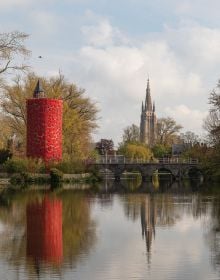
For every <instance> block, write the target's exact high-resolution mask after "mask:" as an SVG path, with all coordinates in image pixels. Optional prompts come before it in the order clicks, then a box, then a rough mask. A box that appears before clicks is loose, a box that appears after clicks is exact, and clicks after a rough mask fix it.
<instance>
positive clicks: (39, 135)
mask: <svg viewBox="0 0 220 280" xmlns="http://www.w3.org/2000/svg"><path fill="white" fill-rule="evenodd" d="M42 93H43V90H42V88H41V86H40V83H39V81H38V84H37V86H36V89H35V91H34V98H31V99H28V100H27V104H26V105H27V157H31V158H42V159H43V160H44V161H45V162H49V161H60V160H61V159H62V107H63V103H62V100H60V99H52V98H45V97H44V95H42Z"/></svg>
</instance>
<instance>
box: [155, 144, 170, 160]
mask: <svg viewBox="0 0 220 280" xmlns="http://www.w3.org/2000/svg"><path fill="white" fill-rule="evenodd" d="M152 152H153V154H154V156H155V157H156V158H161V157H164V156H167V155H168V154H171V148H170V147H167V146H165V145H163V144H157V145H155V146H154V147H153V148H152Z"/></svg>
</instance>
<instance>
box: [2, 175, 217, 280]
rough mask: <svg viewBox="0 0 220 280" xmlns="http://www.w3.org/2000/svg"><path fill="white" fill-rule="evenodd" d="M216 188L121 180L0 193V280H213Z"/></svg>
mask: <svg viewBox="0 0 220 280" xmlns="http://www.w3.org/2000/svg"><path fill="white" fill-rule="evenodd" d="M138 184H139V185H138ZM219 187H220V185H212V184H209V185H204V184H202V183H201V182H199V181H185V182H184V183H181V184H178V183H174V184H172V185H171V184H169V183H168V182H166V181H164V182H160V183H159V184H154V185H152V184H151V183H149V182H148V183H145V184H140V182H138V179H137V180H136V179H135V180H131V179H129V180H122V182H120V183H117V184H115V183H114V182H113V181H112V180H106V181H104V182H103V183H101V184H100V185H97V186H93V187H91V186H88V185H87V186H85V185H84V186H82V187H80V186H79V185H76V186H70V185H67V186H64V189H58V190H55V191H53V192H51V191H49V190H46V189H42V187H41V190H37V188H38V186H36V188H33V187H32V188H26V189H23V190H18V191H17V190H3V191H2V192H1V195H0V279H4V280H6V279H10V280H12V279H16V280H18V279H22V280H25V279H28V280H32V279H80V280H87V279H88V280H101V279H102V280H105V279H106V280H107V279H108V280H113V279H114V280H116V279H120V280H123V279H152V280H157V279H161V280H162V279H163V280H166V279H178V280H181V279H184V280H187V279H190V280H191V279H195V280H196V279H200V280H202V279H204V280H207V279H209V280H211V279H219V278H220V189H219Z"/></svg>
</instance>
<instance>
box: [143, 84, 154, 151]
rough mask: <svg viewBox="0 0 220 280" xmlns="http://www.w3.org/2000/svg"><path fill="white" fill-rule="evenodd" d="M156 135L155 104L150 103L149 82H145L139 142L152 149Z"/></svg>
mask: <svg viewBox="0 0 220 280" xmlns="http://www.w3.org/2000/svg"><path fill="white" fill-rule="evenodd" d="M156 133H157V117H156V113H155V104H154V103H153V105H152V101H151V94H150V82H149V79H148V80H147V89H146V98H145V103H143V102H142V107H141V123H140V141H141V142H142V143H145V144H147V145H148V146H150V147H152V146H153V145H154V144H155V140H156Z"/></svg>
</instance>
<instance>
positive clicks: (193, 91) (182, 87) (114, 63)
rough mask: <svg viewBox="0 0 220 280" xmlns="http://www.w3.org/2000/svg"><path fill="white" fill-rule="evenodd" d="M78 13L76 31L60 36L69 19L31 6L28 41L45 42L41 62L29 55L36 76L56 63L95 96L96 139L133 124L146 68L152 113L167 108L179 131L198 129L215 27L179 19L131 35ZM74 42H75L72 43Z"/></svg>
mask: <svg viewBox="0 0 220 280" xmlns="http://www.w3.org/2000/svg"><path fill="white" fill-rule="evenodd" d="M171 2H172V1H171ZM184 3H185V2H184ZM82 18H83V21H84V22H83V24H82V25H81V26H80V28H79V30H80V31H81V34H80V36H81V37H75V36H68V40H69V41H65V40H67V37H62V34H63V32H64V31H63V30H65V26H66V27H67V28H68V26H70V23H69V22H67V21H68V19H65V20H64V18H61V17H57V16H56V13H55V12H54V11H51V12H46V11H44V12H41V11H39V10H38V11H35V12H32V13H31V15H30V20H31V23H32V25H33V27H34V29H35V33H34V35H35V40H34V42H38V41H39V42H40V43H41V42H43V43H41V44H40V43H39V44H38V45H37V46H36V50H37V49H39V48H41V49H42V48H43V47H44V48H45V49H43V51H44V52H43V53H41V55H43V56H44V60H43V61H42V62H43V63H42V62H41V64H42V66H40V65H39V64H40V63H37V62H34V61H33V65H34V67H35V66H36V68H37V69H39V70H38V71H39V72H40V74H43V75H44V74H45V75H51V73H57V71H58V70H59V69H61V71H62V73H63V74H64V75H65V76H66V77H67V78H68V79H69V80H70V81H73V82H75V83H77V84H78V86H79V87H83V88H85V89H86V93H87V95H88V96H89V97H91V98H92V99H93V100H94V101H95V102H97V103H98V105H99V107H100V108H101V111H100V115H99V116H100V117H101V119H100V121H99V124H100V129H99V132H98V134H97V135H96V136H95V138H96V139H99V138H113V139H114V140H115V142H116V143H117V142H119V141H120V140H121V135H122V132H123V128H125V127H126V126H127V125H131V124H132V123H135V124H137V125H139V122H140V108H141V101H142V100H144V98H145V89H146V80H147V76H148V75H149V76H150V85H151V93H152V99H153V100H155V102H156V113H157V115H158V117H163V116H165V115H170V116H171V117H174V118H175V119H176V121H177V122H179V123H181V124H182V125H184V129H185V130H195V131H196V132H197V133H199V132H201V131H202V119H203V118H204V116H205V114H206V111H207V110H208V104H207V103H208V95H209V92H210V91H211V89H212V88H213V87H214V86H215V84H216V82H217V80H218V74H219V70H218V68H219V63H220V39H219V38H220V29H218V28H215V29H214V28H211V27H209V28H208V27H205V26H202V25H200V24H198V23H195V21H191V20H182V21H181V22H180V23H178V24H177V25H176V26H175V27H173V26H172V25H167V24H165V25H164V28H163V30H161V31H159V32H154V33H150V34H145V36H142V37H141V38H138V37H134V36H129V35H128V34H127V33H125V32H124V31H123V30H122V29H120V28H119V27H118V26H115V25H113V24H112V23H111V22H110V20H109V19H108V18H107V17H104V16H100V15H97V14H95V13H93V12H92V11H90V10H87V11H86V12H85V11H84V14H83V17H82ZM81 20H82V19H81ZM38 30H39V31H40V32H38ZM68 30H69V31H70V29H68ZM41 33H42V34H41ZM61 33H62V34H61ZM39 36H40V37H39ZM39 38H40V40H39ZM62 39H63V41H62ZM74 42H78V43H77V46H76V47H75V48H74V47H73V46H72V44H73V43H74ZM33 45H34V44H33ZM34 47H35V46H34ZM48 47H49V48H50V49H46V48H48ZM35 53H36V51H35Z"/></svg>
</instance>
